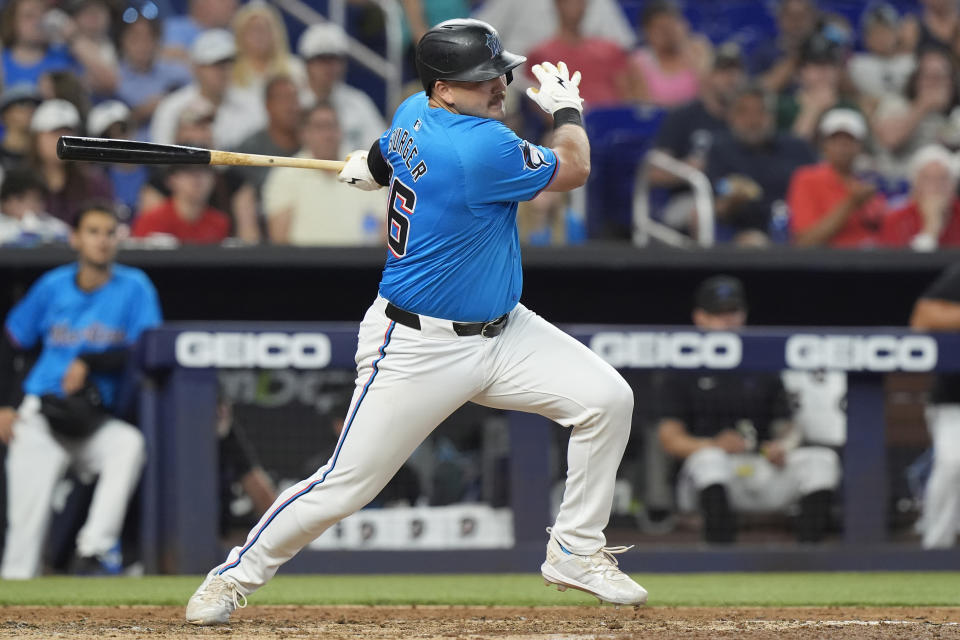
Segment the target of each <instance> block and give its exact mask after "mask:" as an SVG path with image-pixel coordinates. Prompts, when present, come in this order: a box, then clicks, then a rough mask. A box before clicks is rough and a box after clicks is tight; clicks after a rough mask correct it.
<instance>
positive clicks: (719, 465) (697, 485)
mask: <svg viewBox="0 0 960 640" xmlns="http://www.w3.org/2000/svg"><path fill="white" fill-rule="evenodd" d="M714 484H720V485H723V486H724V487H726V489H727V497H728V498H729V500H730V506H731V507H732V508H733V510H734V511H744V512H757V513H765V512H774V511H780V510H782V509H785V508H786V507H788V506H789V505H791V504H793V503H794V502H796V501H797V500H799V499H800V498H801V497H802V496H805V495H808V494H811V493H814V492H816V491H824V490H828V489H829V490H833V489H836V488H837V486H838V485H839V484H840V457H839V456H837V454H836V453H835V452H834V451H833V450H832V449H828V448H827V447H800V448H799V449H794V450H792V451H788V452H787V455H786V460H785V462H784V465H783V466H782V467H778V466H776V465H775V464H773V463H772V462H770V461H769V460H767V459H766V458H765V457H763V456H762V455H760V454H756V453H738V454H730V453H727V452H726V451H724V450H723V449H720V448H718V447H705V448H703V449H700V450H699V451H697V452H695V453H693V454H692V455H691V456H690V457H688V458H687V459H686V460H685V461H684V463H683V467H682V468H681V469H680V478H679V480H678V491H677V500H678V502H679V506H680V508H681V510H683V511H693V510H695V509H696V507H697V496H698V494H699V492H700V491H702V490H703V489H706V488H707V487H709V486H710V485H714Z"/></svg>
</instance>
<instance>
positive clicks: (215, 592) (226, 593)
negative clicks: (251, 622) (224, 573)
mask: <svg viewBox="0 0 960 640" xmlns="http://www.w3.org/2000/svg"><path fill="white" fill-rule="evenodd" d="M211 586H212V588H211V589H210V591H209V594H210V599H211V600H214V599H216V600H219V599H220V598H223V597H227V598H230V599H231V600H233V608H234V609H243V608H244V607H246V606H247V596H245V595H243V594H242V593H240V591H239V590H238V589H237V586H236V585H235V584H233V583H232V582H230V581H229V580H224V579H223V578H220V579H219V580H217V581H215V584H213V585H211Z"/></svg>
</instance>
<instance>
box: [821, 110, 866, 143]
mask: <svg viewBox="0 0 960 640" xmlns="http://www.w3.org/2000/svg"><path fill="white" fill-rule="evenodd" d="M819 131H820V135H821V136H823V137H824V138H827V137H829V136H832V135H833V134H835V133H848V134H850V135H851V136H853V137H854V138H856V139H857V140H863V139H864V138H866V137H867V121H866V120H864V118H863V116H862V115H861V114H860V112H859V111H855V110H853V109H830V110H829V111H827V113H826V115H824V116H823V119H822V120H821V121H820V127H819Z"/></svg>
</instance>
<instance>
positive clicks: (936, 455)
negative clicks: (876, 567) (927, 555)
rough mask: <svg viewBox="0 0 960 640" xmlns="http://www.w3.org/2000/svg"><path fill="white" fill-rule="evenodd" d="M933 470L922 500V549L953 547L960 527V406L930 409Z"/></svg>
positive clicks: (949, 405)
mask: <svg viewBox="0 0 960 640" xmlns="http://www.w3.org/2000/svg"><path fill="white" fill-rule="evenodd" d="M927 428H928V429H929V430H930V436H931V438H933V470H932V471H931V473H930V478H929V480H927V488H926V491H925V493H924V497H923V515H922V519H921V521H922V523H923V527H922V528H923V547H924V548H925V549H940V548H947V547H952V546H953V543H954V542H955V540H956V537H957V530H958V527H960V404H940V405H934V406H931V407H929V408H928V409H927Z"/></svg>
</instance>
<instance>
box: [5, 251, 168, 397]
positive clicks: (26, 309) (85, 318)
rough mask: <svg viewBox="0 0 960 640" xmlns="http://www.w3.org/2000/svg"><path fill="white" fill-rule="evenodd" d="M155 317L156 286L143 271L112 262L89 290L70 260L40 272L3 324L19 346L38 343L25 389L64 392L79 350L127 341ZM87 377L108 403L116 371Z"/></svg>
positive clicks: (91, 350)
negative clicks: (82, 286) (79, 282)
mask: <svg viewBox="0 0 960 640" xmlns="http://www.w3.org/2000/svg"><path fill="white" fill-rule="evenodd" d="M160 322H161V316H160V304H159V302H158V299H157V291H156V289H154V287H153V283H151V282H150V280H149V278H147V275H146V274H145V273H143V272H142V271H140V270H139V269H135V268H133V267H126V266H123V265H114V266H113V270H112V273H111V276H110V279H109V280H108V281H107V282H106V284H104V285H103V286H101V287H100V288H98V289H95V290H93V291H89V292H88V291H83V290H82V289H80V288H79V287H78V286H77V264H76V263H73V264H68V265H64V266H62V267H57V268H56V269H53V270H51V271H48V272H47V273H45V274H44V275H43V276H41V278H40V279H39V280H38V281H37V282H35V283H34V285H33V286H32V287H30V290H29V291H28V292H27V295H26V296H24V298H23V299H22V300H21V301H20V302H18V303H17V305H16V306H15V307H14V308H13V309H12V310H11V311H10V313H9V315H8V316H7V322H6V330H7V333H8V334H9V335H10V337H11V338H12V339H13V341H14V342H15V343H16V344H17V345H18V346H20V347H22V348H24V349H32V348H33V347H34V346H36V345H37V344H38V343H40V344H41V346H42V349H41V352H40V357H39V358H38V359H37V362H36V363H35V364H34V365H33V368H32V369H30V373H29V374H28V375H27V378H26V380H25V381H24V384H23V390H24V392H25V393H27V394H33V395H38V396H40V395H44V394H48V393H55V394H58V395H63V390H62V389H61V386H60V382H61V380H62V378H63V375H64V373H66V371H67V367H68V366H69V364H70V363H71V362H72V361H73V360H74V358H76V357H77V356H78V355H79V354H82V353H100V352H103V351H106V350H107V349H112V348H116V347H122V346H129V345H132V344H133V343H134V342H136V340H137V338H139V337H140V334H141V333H143V331H144V330H146V329H149V328H151V327H156V326H158V325H159V324H160ZM91 379H92V380H93V382H94V384H96V386H97V389H98V390H99V391H100V395H101V396H102V398H103V403H104V406H106V407H108V408H112V407H113V406H114V402H115V400H116V391H117V386H118V384H119V381H120V374H119V373H91Z"/></svg>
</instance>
